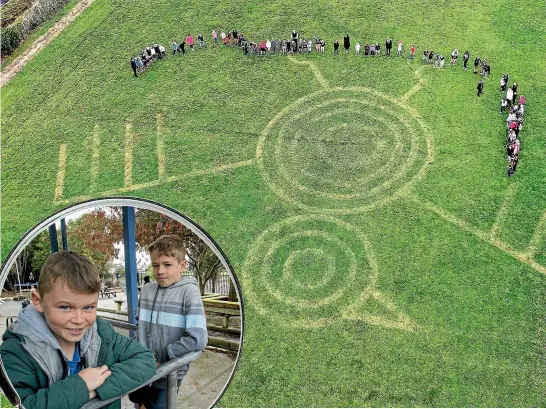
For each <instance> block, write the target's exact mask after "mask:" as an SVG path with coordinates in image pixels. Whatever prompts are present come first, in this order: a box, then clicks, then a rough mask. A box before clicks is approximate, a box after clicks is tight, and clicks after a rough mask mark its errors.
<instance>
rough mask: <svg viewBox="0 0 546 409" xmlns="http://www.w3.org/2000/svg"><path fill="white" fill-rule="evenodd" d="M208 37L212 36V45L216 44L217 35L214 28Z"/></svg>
mask: <svg viewBox="0 0 546 409" xmlns="http://www.w3.org/2000/svg"><path fill="white" fill-rule="evenodd" d="M210 35H211V36H212V41H213V42H214V44H218V33H217V32H216V29H215V28H213V29H212V32H211V33H210Z"/></svg>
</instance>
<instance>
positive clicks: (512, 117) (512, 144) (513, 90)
mask: <svg viewBox="0 0 546 409" xmlns="http://www.w3.org/2000/svg"><path fill="white" fill-rule="evenodd" d="M508 81H509V76H508V74H504V75H503V76H502V78H501V80H500V92H502V93H506V95H505V98H502V99H501V104H500V112H501V113H506V111H508V117H507V118H506V161H507V162H509V166H508V172H507V175H508V177H510V176H512V175H513V174H514V173H515V172H516V169H517V167H518V162H519V152H520V132H521V130H522V129H523V114H524V112H525V103H526V102H527V99H526V98H525V95H521V96H519V98H518V84H517V83H516V82H514V84H513V85H512V86H511V87H509V86H508Z"/></svg>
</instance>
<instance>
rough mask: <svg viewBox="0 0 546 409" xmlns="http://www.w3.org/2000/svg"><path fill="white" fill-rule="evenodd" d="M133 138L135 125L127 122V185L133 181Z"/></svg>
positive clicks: (125, 183) (125, 181) (125, 182)
mask: <svg viewBox="0 0 546 409" xmlns="http://www.w3.org/2000/svg"><path fill="white" fill-rule="evenodd" d="M133 139H134V138H133V125H132V124H131V122H127V123H126V124H125V178H124V185H125V187H129V186H131V185H132V183H133Z"/></svg>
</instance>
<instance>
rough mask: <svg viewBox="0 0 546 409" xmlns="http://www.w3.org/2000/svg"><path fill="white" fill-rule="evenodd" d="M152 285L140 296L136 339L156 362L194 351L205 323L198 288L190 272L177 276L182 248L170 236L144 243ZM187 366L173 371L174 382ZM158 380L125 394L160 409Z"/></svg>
mask: <svg viewBox="0 0 546 409" xmlns="http://www.w3.org/2000/svg"><path fill="white" fill-rule="evenodd" d="M148 251H149V253H150V258H151V260H152V269H153V274H154V277H155V280H156V282H155V283H149V284H146V285H145V286H144V287H143V288H142V291H141V294H140V310H139V324H138V340H139V342H140V343H141V344H142V345H144V346H145V347H146V348H149V349H151V350H152V351H153V352H154V354H155V356H156V359H157V362H158V364H162V363H164V362H167V361H169V360H172V359H175V358H178V357H181V356H183V355H185V354H187V353H189V352H193V351H200V350H202V349H203V348H205V345H206V344H207V323H206V318H205V310H204V308H203V302H202V301H201V292H200V290H199V287H198V285H197V280H196V279H195V278H194V277H193V276H182V273H183V272H184V270H186V268H187V261H186V248H185V246H184V242H183V241H182V239H181V238H180V237H178V236H176V235H164V236H161V237H159V238H158V239H157V240H156V241H154V242H153V243H152V244H150V245H149V246H148ZM188 369H189V365H186V366H185V367H183V368H182V369H181V370H179V371H178V386H180V384H181V383H182V378H183V377H184V375H185V374H186V373H187V372H188ZM165 388H166V382H165V380H164V379H162V380H161V381H158V382H155V383H154V384H152V386H150V387H146V388H142V389H140V390H139V391H137V392H135V393H133V394H131V396H130V398H131V400H132V401H133V402H136V403H141V404H144V406H145V407H146V409H164V408H166V402H167V394H166V389H165Z"/></svg>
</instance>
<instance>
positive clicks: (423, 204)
mask: <svg viewBox="0 0 546 409" xmlns="http://www.w3.org/2000/svg"><path fill="white" fill-rule="evenodd" d="M404 196H405V197H407V198H408V199H410V200H412V201H413V202H415V203H417V204H418V205H419V207H420V208H425V209H427V210H429V211H431V212H433V213H436V214H437V215H438V216H440V217H441V218H442V219H444V220H447V221H448V222H450V223H453V224H454V225H456V226H458V227H460V228H461V229H462V230H465V231H467V232H469V233H471V234H473V235H475V236H477V237H478V238H480V239H482V240H483V241H486V242H488V243H490V244H492V245H493V246H495V247H497V248H498V249H499V250H501V251H503V252H505V253H506V254H508V255H510V256H512V257H514V258H515V259H517V260H519V261H521V262H522V263H524V264H527V265H528V266H529V267H531V268H532V269H534V270H535V271H538V272H539V273H542V274H545V275H546V267H545V266H543V265H540V264H538V263H537V262H536V261H535V260H533V258H532V257H530V256H529V253H528V252H527V253H521V252H519V251H517V250H515V249H513V248H512V247H510V246H509V245H507V244H506V243H503V242H502V241H500V240H498V239H491V234H490V232H484V231H481V230H478V229H476V228H475V227H473V226H472V225H470V224H469V223H468V222H465V221H464V220H461V219H459V218H457V216H455V215H453V214H451V213H449V212H447V211H445V210H444V209H442V208H440V207H438V206H436V205H435V204H433V203H430V202H428V201H426V200H422V199H420V198H418V197H417V196H415V195H414V194H409V193H406V194H405V195H404ZM537 229H538V227H537Z"/></svg>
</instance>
